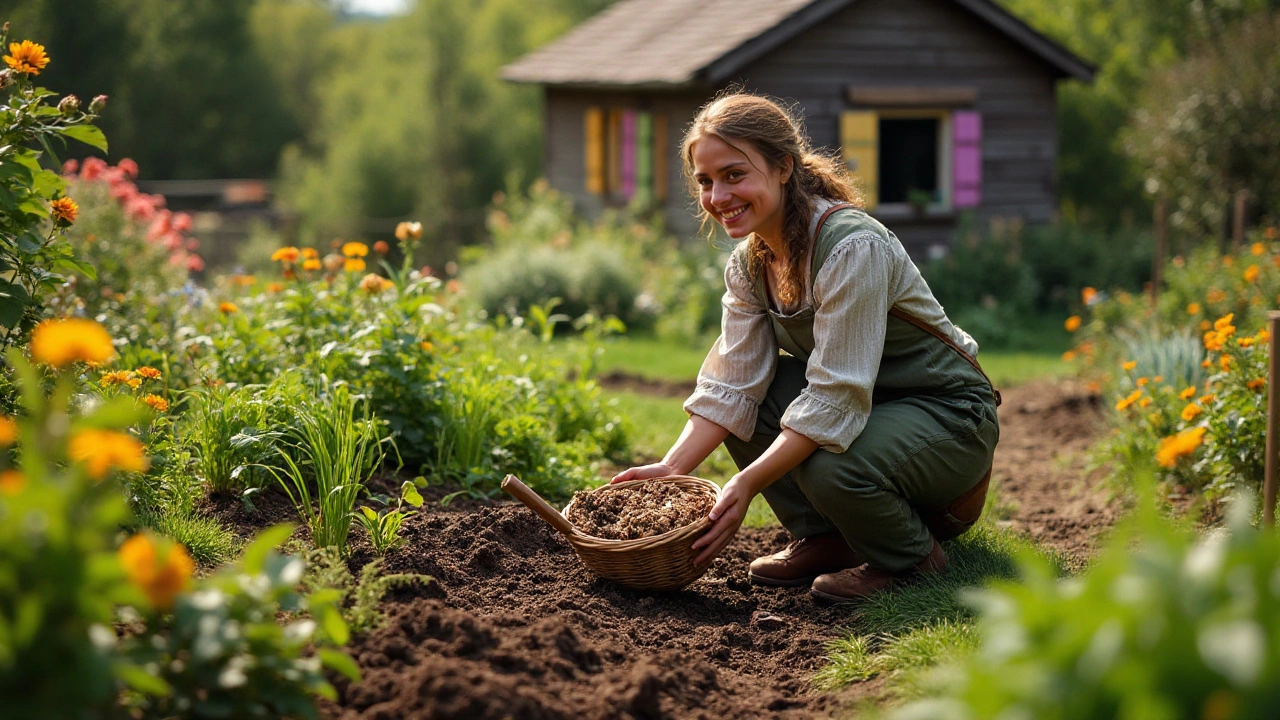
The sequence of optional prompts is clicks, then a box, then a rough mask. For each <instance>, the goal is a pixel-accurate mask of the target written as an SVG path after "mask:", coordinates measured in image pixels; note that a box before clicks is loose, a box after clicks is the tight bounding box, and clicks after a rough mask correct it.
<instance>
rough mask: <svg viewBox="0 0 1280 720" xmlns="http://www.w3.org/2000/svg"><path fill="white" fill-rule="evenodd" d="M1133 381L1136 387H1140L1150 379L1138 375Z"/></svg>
mask: <svg viewBox="0 0 1280 720" xmlns="http://www.w3.org/2000/svg"><path fill="white" fill-rule="evenodd" d="M1135 382H1136V383H1137V384H1138V387H1142V386H1143V385H1146V384H1147V383H1149V382H1151V381H1150V380H1148V379H1147V378H1145V377H1140V378H1138V379H1137V380H1136V381H1135Z"/></svg>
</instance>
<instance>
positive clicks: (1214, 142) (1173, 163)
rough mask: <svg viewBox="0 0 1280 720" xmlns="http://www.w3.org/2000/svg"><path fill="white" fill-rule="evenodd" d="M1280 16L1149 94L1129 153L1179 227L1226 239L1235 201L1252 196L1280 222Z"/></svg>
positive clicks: (1159, 78) (1175, 72)
mask: <svg viewBox="0 0 1280 720" xmlns="http://www.w3.org/2000/svg"><path fill="white" fill-rule="evenodd" d="M1277 43H1280V12H1277V13H1273V14H1266V13H1262V14H1259V15H1257V16H1254V17H1251V18H1250V19H1249V20H1248V21H1246V22H1244V23H1241V25H1240V26H1239V27H1238V28H1236V29H1233V31H1232V33H1231V36H1230V40H1229V41H1227V40H1225V39H1224V40H1223V41H1219V42H1207V43H1203V44H1201V45H1200V46H1199V47H1197V48H1196V49H1195V51H1194V52H1192V53H1191V54H1190V55H1189V56H1188V57H1187V58H1186V59H1184V60H1182V61H1181V62H1179V63H1178V64H1177V65H1174V66H1173V67H1170V68H1168V69H1167V70H1165V71H1163V72H1161V73H1159V74H1157V75H1156V76H1155V77H1154V78H1152V80H1151V82H1150V84H1149V85H1148V87H1147V88H1146V89H1145V90H1144V92H1143V95H1142V99H1141V100H1140V101H1139V103H1138V107H1137V109H1136V112H1135V113H1134V123H1133V126H1132V128H1131V132H1129V133H1128V135H1127V136H1126V141H1125V145H1126V148H1127V149H1128V151H1129V152H1130V153H1131V154H1132V155H1133V156H1134V157H1135V159H1136V160H1137V161H1138V162H1139V163H1140V164H1141V165H1142V167H1144V168H1146V173H1145V175H1146V189H1147V191H1148V192H1149V193H1152V194H1162V195H1165V196H1166V197H1167V198H1168V199H1169V203H1170V210H1171V213H1170V216H1169V220H1170V224H1171V226H1172V227H1174V228H1175V229H1181V230H1183V231H1185V232H1186V233H1188V234H1191V235H1193V236H1194V235H1198V234H1200V233H1204V234H1206V235H1209V236H1210V237H1214V236H1218V235H1220V234H1222V233H1223V230H1224V228H1226V226H1227V221H1228V219H1229V218H1230V212H1231V207H1232V198H1233V197H1234V195H1235V193H1236V192H1237V191H1239V190H1248V191H1249V192H1250V193H1251V197H1252V204H1253V206H1254V207H1255V208H1256V209H1257V211H1258V212H1259V214H1261V215H1263V216H1266V217H1270V218H1273V219H1280V99H1278V96H1280V79H1278V78H1280V58H1278V57H1277V54H1276V52H1275V48H1276V45H1277Z"/></svg>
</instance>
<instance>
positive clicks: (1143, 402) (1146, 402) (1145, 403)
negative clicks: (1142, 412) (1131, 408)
mask: <svg viewBox="0 0 1280 720" xmlns="http://www.w3.org/2000/svg"><path fill="white" fill-rule="evenodd" d="M1149 405H1151V398H1149V397H1146V396H1143V397H1142V398H1140V399H1139V400H1138V407H1140V408H1145V407H1148V406H1149Z"/></svg>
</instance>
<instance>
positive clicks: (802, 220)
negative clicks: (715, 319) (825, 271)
mask: <svg viewBox="0 0 1280 720" xmlns="http://www.w3.org/2000/svg"><path fill="white" fill-rule="evenodd" d="M708 135H713V136H715V137H717V138H719V139H721V140H723V141H724V142H726V143H728V144H729V145H730V146H732V147H734V148H737V149H738V150H739V151H741V150H742V148H741V147H740V146H739V145H738V144H735V143H744V142H745V143H750V144H751V146H752V147H754V148H755V149H756V151H757V152H759V153H760V154H761V155H762V156H763V157H764V159H765V162H767V163H769V166H770V167H771V168H780V167H782V166H783V161H784V158H786V157H787V156H790V157H791V159H792V171H791V177H790V178H788V179H787V182H786V184H785V185H784V186H783V203H784V207H783V221H782V241H783V247H784V248H785V249H786V253H787V261H786V265H785V267H784V268H783V271H782V272H781V273H779V283H778V285H779V287H778V289H777V291H778V300H779V301H781V302H782V304H784V305H790V304H793V303H795V302H796V301H797V300H798V299H799V298H800V296H801V293H802V292H803V290H802V288H803V282H804V268H803V267H802V265H803V263H804V258H805V255H806V250H807V249H808V247H809V222H810V220H811V219H812V218H813V212H814V207H815V206H816V203H817V200H818V199H819V198H826V199H828V200H835V201H837V202H847V203H853V204H854V205H856V206H858V207H862V205H863V199H862V193H861V192H859V191H858V189H857V188H856V187H855V186H854V182H853V178H852V177H850V175H849V172H848V170H847V169H846V168H845V165H844V163H842V162H840V161H839V160H836V159H835V158H832V157H829V156H827V155H822V154H819V153H817V152H814V150H813V146H812V145H810V144H809V139H808V138H807V137H805V134H804V124H803V122H802V121H800V120H799V119H798V118H797V117H795V116H793V114H792V113H791V112H789V111H788V110H786V109H784V108H783V107H782V106H781V105H780V104H779V103H778V102H776V101H774V100H773V99H771V98H767V97H763V96H760V95H753V94H751V93H745V92H737V91H729V92H726V93H724V94H722V95H720V96H718V97H716V98H713V99H712V100H711V101H710V102H708V103H707V104H706V105H704V106H702V109H701V110H700V111H698V115H697V117H695V118H694V119H693V124H692V125H690V126H689V131H688V132H686V133H685V136H684V142H683V143H682V144H681V146H680V154H681V156H682V157H683V158H684V170H685V177H686V179H687V180H688V181H689V185H690V191H691V192H692V193H693V195H694V196H695V197H696V196H697V195H698V192H699V188H698V184H697V181H696V180H695V179H694V170H693V145H694V143H696V142H697V141H698V140H699V139H701V138H703V137H706V136H708ZM702 221H703V225H704V226H706V225H707V224H708V223H709V222H712V220H711V216H710V215H709V214H708V213H707V212H706V211H705V210H703V211H702ZM749 242H750V243H751V244H750V245H749V246H748V253H747V255H748V261H747V270H748V272H749V273H750V274H751V277H753V278H758V277H762V276H763V275H762V273H764V272H765V268H766V267H768V264H769V263H771V262H772V261H773V259H774V258H773V251H772V250H770V249H769V246H768V245H766V244H765V242H764V241H763V240H761V239H760V237H759V236H757V235H755V234H752V236H751V238H750V240H749Z"/></svg>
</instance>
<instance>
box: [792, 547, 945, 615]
mask: <svg viewBox="0 0 1280 720" xmlns="http://www.w3.org/2000/svg"><path fill="white" fill-rule="evenodd" d="M946 569H947V553H946V552H944V551H943V549H942V546H941V545H939V544H938V541H937V539H934V541H933V547H932V548H930V549H929V554H928V555H926V556H925V558H924V559H923V560H921V561H920V562H918V563H916V564H915V566H914V567H912V568H910V569H908V570H907V571H905V572H901V573H891V572H889V571H888V570H882V569H880V568H878V567H875V566H873V565H871V564H864V565H861V566H859V567H855V568H850V569H848V570H842V571H840V572H836V573H830V574H827V575H819V576H818V577H817V579H815V580H814V581H813V587H812V588H810V590H809V594H810V595H812V596H813V597H815V598H821V599H823V600H830V601H832V602H838V603H850V602H859V601H862V600H865V599H867V598H868V597H870V596H871V595H874V594H875V593H878V592H880V591H881V590H884V589H885V588H888V587H890V586H892V585H898V584H902V583H906V582H910V581H912V580H915V579H917V578H919V577H920V576H921V575H925V574H930V573H939V572H942V571H943V570H946Z"/></svg>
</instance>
